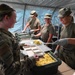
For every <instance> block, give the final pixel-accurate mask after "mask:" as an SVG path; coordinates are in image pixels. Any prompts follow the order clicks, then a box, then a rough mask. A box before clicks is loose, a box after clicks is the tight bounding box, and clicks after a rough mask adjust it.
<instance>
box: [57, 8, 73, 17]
mask: <svg viewBox="0 0 75 75" xmlns="http://www.w3.org/2000/svg"><path fill="white" fill-rule="evenodd" d="M71 13H72V12H71V9H70V8H61V9H60V10H59V14H58V17H65V16H69V15H70V14H71Z"/></svg>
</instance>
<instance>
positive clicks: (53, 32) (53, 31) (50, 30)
mask: <svg viewBox="0 0 75 75" xmlns="http://www.w3.org/2000/svg"><path fill="white" fill-rule="evenodd" d="M49 33H50V34H53V35H56V32H55V29H54V27H53V26H51V27H49Z"/></svg>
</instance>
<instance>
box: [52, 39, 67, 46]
mask: <svg viewBox="0 0 75 75" xmlns="http://www.w3.org/2000/svg"><path fill="white" fill-rule="evenodd" d="M66 44H68V39H67V38H64V39H59V40H57V41H55V42H54V43H53V45H61V46H64V45H66Z"/></svg>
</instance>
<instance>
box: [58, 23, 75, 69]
mask: <svg viewBox="0 0 75 75" xmlns="http://www.w3.org/2000/svg"><path fill="white" fill-rule="evenodd" d="M61 38H75V23H70V25H68V26H67V27H63V29H62V32H61ZM59 57H60V58H61V59H62V60H63V61H64V62H66V63H67V64H68V65H69V66H70V67H71V68H73V69H75V45H71V44H67V45H65V46H61V47H60V49H59Z"/></svg>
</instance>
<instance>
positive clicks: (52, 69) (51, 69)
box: [31, 52, 61, 75]
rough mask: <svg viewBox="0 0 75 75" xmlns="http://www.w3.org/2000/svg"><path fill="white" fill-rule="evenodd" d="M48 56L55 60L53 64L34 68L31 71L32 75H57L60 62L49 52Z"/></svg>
mask: <svg viewBox="0 0 75 75" xmlns="http://www.w3.org/2000/svg"><path fill="white" fill-rule="evenodd" d="M49 54H50V56H51V57H52V58H53V59H54V60H55V62H53V63H49V64H46V65H43V66H34V67H33V68H32V69H31V71H32V73H33V75H53V74H56V73H57V71H58V66H59V65H60V64H61V60H60V59H58V58H57V57H56V56H54V55H53V53H52V52H49Z"/></svg>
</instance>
